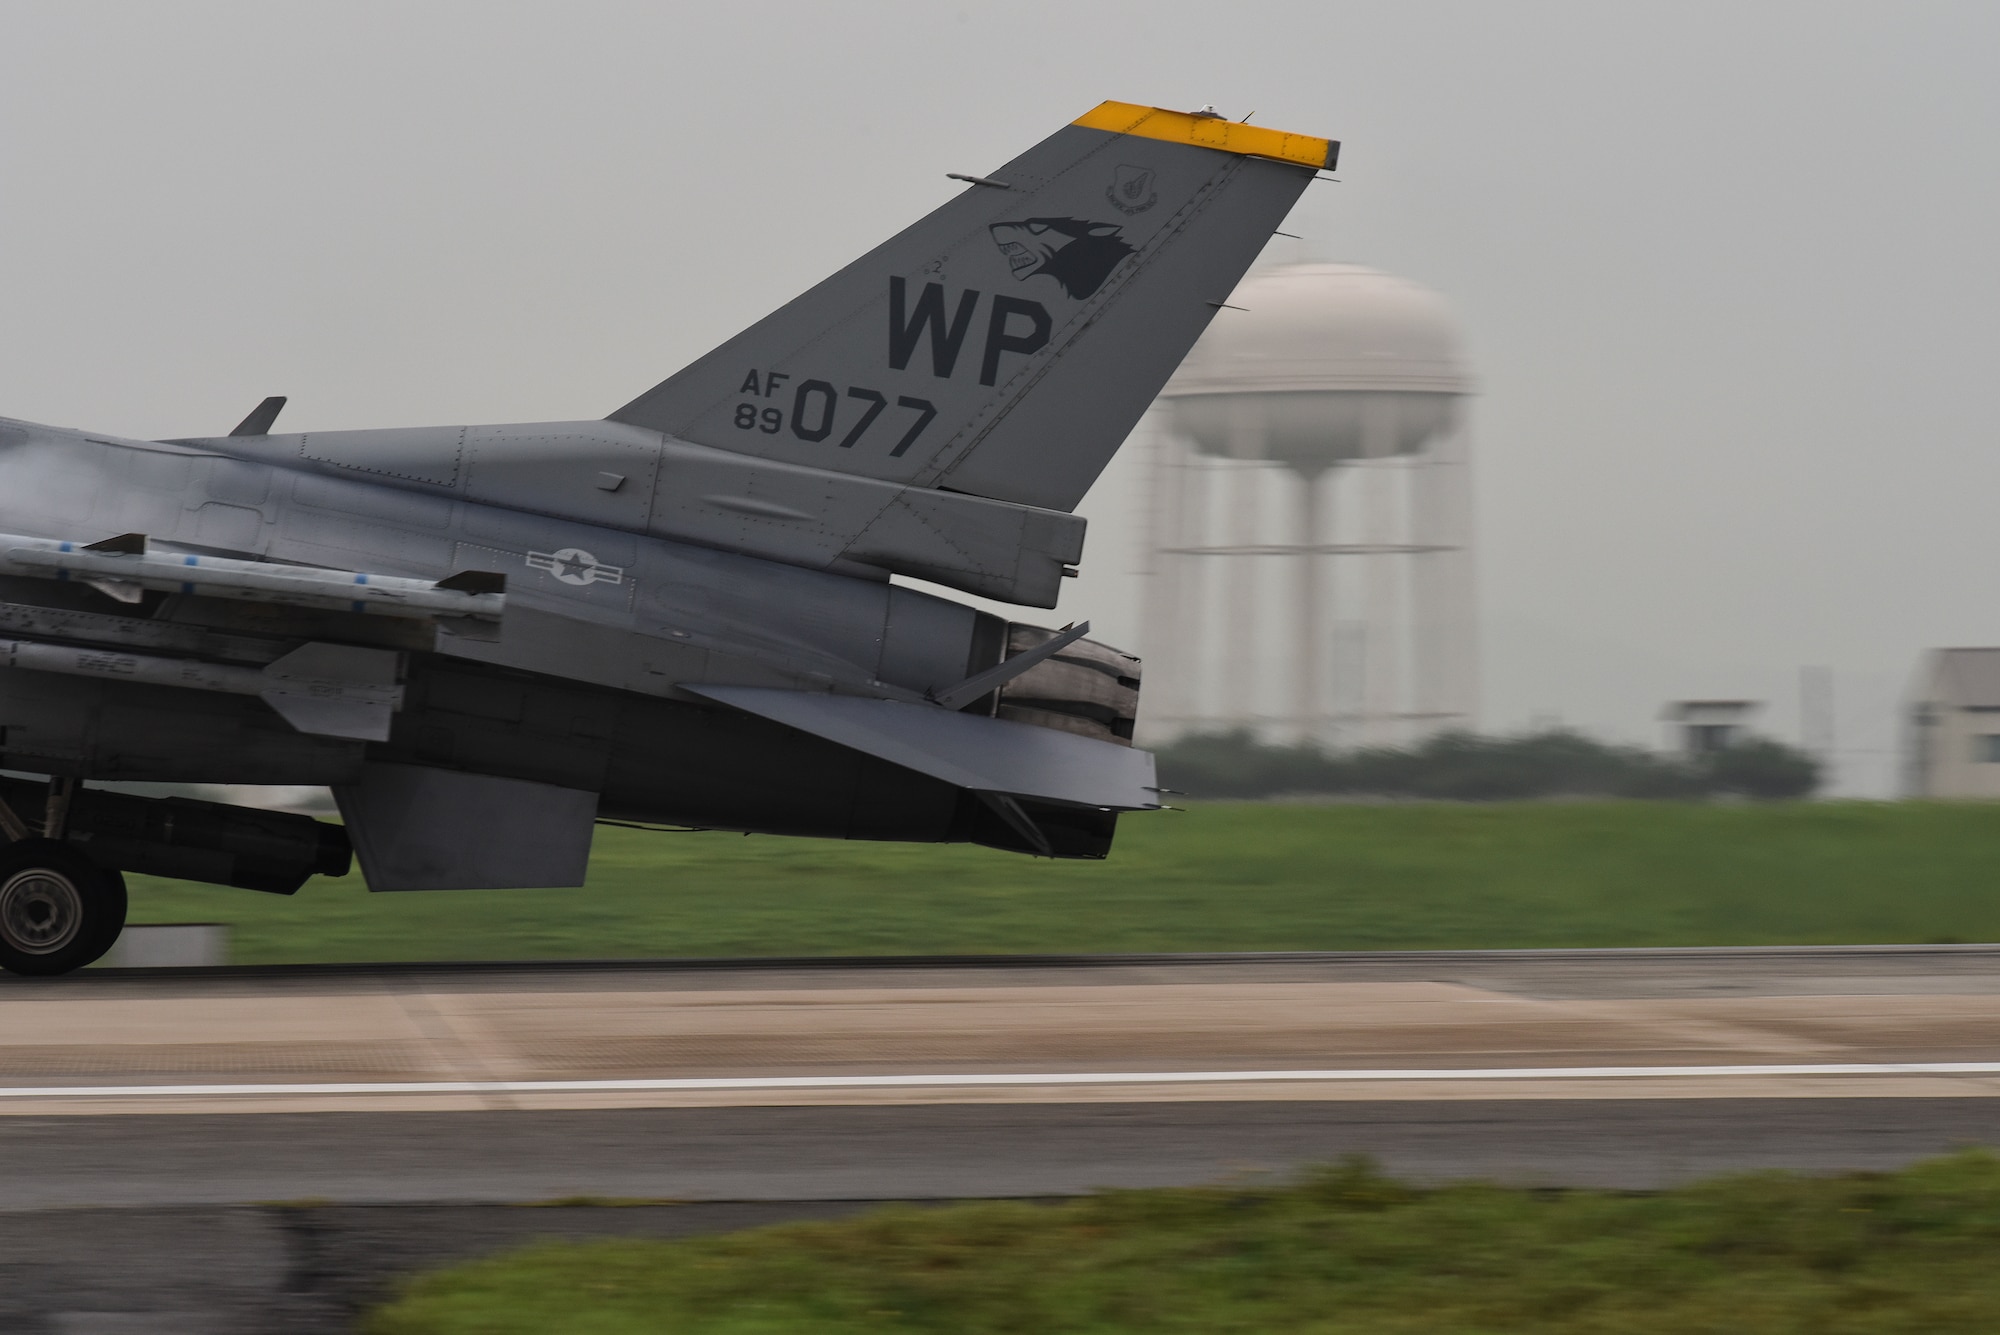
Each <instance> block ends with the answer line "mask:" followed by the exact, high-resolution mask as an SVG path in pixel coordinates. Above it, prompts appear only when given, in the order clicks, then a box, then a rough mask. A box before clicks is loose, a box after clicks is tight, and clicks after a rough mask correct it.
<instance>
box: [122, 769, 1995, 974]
mask: <svg viewBox="0 0 2000 1335" xmlns="http://www.w3.org/2000/svg"><path fill="white" fill-rule="evenodd" d="M131 880H132V885H133V895H132V921H134V922H161V921H177V922H194V921H215V922H227V923H231V924H233V925H234V931H233V933H232V936H233V942H234V945H233V951H234V957H235V958H236V959H237V960H238V961H240V962H246V963H262V962H278V961H304V960H416V959H495V958H534V957H589V956H645V955H763V954H781V955H813V954H896V953H931V952H943V953H987V952H1077V951H1134V950H1136V951H1152V950H1163V951H1164V950H1300V949H1327V950H1338V949H1391V948H1403V949H1407V948H1446V947H1505V946H1645V945H1738V944H1759V943H1810V942H1905V941H1907V942H1925V941H1952V940H1957V941H1995V940H2000V806H1987V805H1975V804H1942V803H1938V804H1927V803H1899V804H1887V803H1802V804H1786V805H1771V806H1752V805H1738V806H1711V805H1701V804H1693V803H1687V804H1680V803H1637V802H1632V803H1625V802H1605V803H1536V804H1521V805H1504V804H1495V805H1443V804H1438V805H1428V804H1408V805H1391V806H1358V805H1335V806H1287V805H1270V806H1258V805H1247V804H1246V805H1228V804H1217V805H1212V806H1202V807H1198V808H1196V809H1195V810H1193V811H1190V812H1187V813H1184V814H1182V813H1172V812H1167V813H1161V814H1158V815H1151V816H1134V817H1127V818H1126V819H1125V821H1124V822H1123V827H1122V829H1121V831H1120V834H1119V839H1118V845H1117V847H1116V848H1115V849H1114V850H1113V853H1112V856H1111V858H1110V860H1109V861H1107V862H1101V863H1077V862H1049V861H1045V860H1038V859H1032V858H1026V857H1021V856H1018V855H1014V854H1007V853H997V852H993V851H990V850H987V849H981V848H971V847H962V846H948V847H947V846H928V845H925V846H912V845H889V844H863V843H841V842H831V841H822V840H789V839H775V838H749V839H746V838H743V837H741V836H736V835H724V834H651V833H644V832H638V831H632V830H621V829H612V828H606V829H602V830H600V831H599V832H598V839H597V854H596V857H595V860H594V862H593V864H592V870H591V877H590V884H589V885H588V886H586V887H585V888H583V889H581V890H489V891H455V892H448V893H433V894H406V895H370V894H368V893H366V892H365V891H364V890H363V889H362V886H361V882H360V878H359V877H358V876H350V877H348V878H346V879H345V880H341V881H315V882H313V883H312V884H310V885H308V886H307V887H306V888H305V889H304V890H302V891H301V892H300V893H299V894H298V895H297V896H295V897H293V898H290V899H285V898H280V897H276V896H268V895H259V894H256V893H253V892H250V891H241V890H222V889H213V888H204V887H198V886H189V885H181V884H176V883H173V882H166V881H158V880H153V879H150V878H145V877H133V878H131Z"/></svg>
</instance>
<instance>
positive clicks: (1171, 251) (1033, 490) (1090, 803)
mask: <svg viewBox="0 0 2000 1335" xmlns="http://www.w3.org/2000/svg"><path fill="white" fill-rule="evenodd" d="M1338 151H1339V145H1338V144H1336V143H1333V142H1331V141H1328V140H1325V139H1319V138H1313V137H1310V136H1306V135H1296V134H1287V133H1284V132H1282V131H1277V130H1270V129H1264V128H1261V127H1257V126H1252V125H1247V124H1241V123H1236V122H1232V121H1228V120H1225V119H1223V118H1221V117H1219V116H1217V115H1215V114H1214V113H1213V112H1212V111H1210V110H1208V109H1204V110H1203V111H1201V112H1195V113H1183V112H1175V111H1168V110H1163V109H1160V108H1155V107H1144V106H1135V105H1131V104H1127V103H1119V102H1106V103H1104V104H1103V105H1101V106H1099V107H1097V108H1096V109H1095V110H1093V111H1091V112H1089V113H1088V114H1087V115H1085V116H1083V117H1082V118H1081V119H1079V120H1077V121H1075V122H1073V123H1072V124H1070V125H1068V126H1065V127H1064V128H1062V129H1060V130H1058V131H1057V132H1056V133H1055V134H1054V135H1052V136H1050V137H1049V138H1047V139H1045V140H1043V141H1042V142H1041V143H1040V144H1038V145H1036V146H1035V147H1033V148H1031V149H1029V150H1028V151H1027V152H1026V153H1025V154H1023V155H1022V156H1020V157H1018V158H1016V159H1014V160H1013V161H1012V162H1009V163H1007V164H1006V165H1005V166H1002V167H999V168H997V169H995V170H993V171H991V172H989V173H987V174H984V175H969V174H966V175H960V174H954V178H955V179H956V180H958V181H959V182H961V183H962V185H963V187H964V188H963V190H962V192H960V193H958V194H957V195H956V196H955V197H954V198H952V199H950V200H949V201H948V202H946V203H945V204H943V205H942V206H941V207H940V208H938V209H937V210H936V211H934V212H933V213H931V214H930V215H929V216H928V217H925V218H923V219H922V220H921V221H919V222H917V223H915V224H914V225H912V226H911V227H909V228H907V229H906V230H904V231H903V232H901V233H899V234H897V235H896V236H894V237H891V238H890V239H889V240H887V241H885V242H883V243H882V244H881V245H879V246H877V247H876V248H875V249H873V250H871V251H869V252H868V253H867V254H865V255H863V256H862V257H861V258H859V259H857V260H855V261H854V262H853V263H852V264H849V265H848V266H847V267H846V268H844V269H841V270H840V271H839V272H838V273H835V274H834V275H832V276H831V277H829V278H827V279H826V280H825V281H824V282H821V283H820V284H818V285H817V286H816V287H813V288H812V289H811V290H809V291H807V292H805V293H804V294H802V295H801V296H799V297H797V298H795V299H794V300H792V301H791V302H789V303H787V304H786V305H784V306H783V307H781V308H780V309H778V310H777V311H775V312H773V313H772V314H771V315H769V316H767V317H765V318H764V319H762V320H760V321H758V322H757V323H756V324H754V325H752V326H751V327H750V328H748V329H746V330H744V331H743V332H742V333H741V334H739V335H737V336H736V337H735V338H732V339H730V340H729V341H728V342H727V343H724V344H723V345H722V346H721V347H719V348H717V349H715V350H714V351H713V352H711V353H709V354H708V355H706V356H704V357H702V358H700V359H699V360H698V361H696V362H694V363H693V364H692V365H690V366H688V367H687V368H685V369H684V370H681V371H679V372H678V373H676V374H674V375H673V376H671V377H669V378H668V379H667V380H665V381H663V382H661V383H660V384H658V385H656V386H654V387H653V388H651V389H649V390H647V391H646V392H645V393H643V394H641V395H639V396H638V397H637V398H635V399H633V400H632V401H631V402H630V403H628V404H626V405H625V406H624V407H622V408H619V409H617V410H616V411H615V412H612V413H611V414H610V415H609V416H608V417H605V418H604V419H602V420H593V421H575V422H539V423H530V424H516V425H503V426H458V427H422V428H410V429H400V430H358V431H327V432H321V431H313V432H305V433H298V434H284V433H275V432H274V430H273V428H274V427H275V426H276V419H277V417H278V415H279V410H280V409H281V408H282V407H283V406H284V403H285V400H284V399H282V398H269V399H266V400H264V402H263V403H262V404H261V405H260V406H259V407H258V408H257V409H256V410H255V411H254V412H252V413H251V414H250V415H249V416H248V417H247V418H245V419H244V421H243V422H242V424H241V425H239V426H238V427H237V428H236V429H235V430H234V431H231V432H230V433H229V434H227V435H221V436H216V437H213V438H203V439H187V440H166V441H149V440H128V439H121V438H119V437H116V436H111V435H105V434H94V433H91V432H87V431H76V430H70V429H66V428H60V427H50V426H38V425H34V424H31V423H27V422H17V421H13V420H10V419H0V770H4V771H5V772H6V775H7V776H11V777H0V839H4V840H5V843H4V845H0V967H4V968H6V969H8V970H12V971H14V972H17V973H23V974H58V973H63V972H66V971H68V970H71V969H75V968H78V967H80V966H82V965H85V964H88V963H90V962H91V961H93V960H95V959H97V958H99V957H100V956H101V955H103V954H104V952H105V951H106V950H108V949H109V948H110V946H111V945H112V943H113V942H114V941H115V940H116V938H117V936H118V934H119V932H120V931H121V930H122V928H123V925H124V917H125V884H124V880H123V877H122V873H124V872H141V873H148V874H153V875H160V876H170V877H179V878H184V879H188V880H194V881H204V882H210V883H213V884H218V885H229V886H239V887H243V888H246V889H250V890H261V891H267V892H272V893H277V894H291V893H293V892H295V891H296V890H298V888H299V887H300V886H301V885H302V884H303V883H304V882H305V881H306V880H307V879H308V878H309V877H310V876H312V875H314V874H316V873H318V874H325V875H340V874H344V873H345V872H346V871H347V870H348V869H349V867H350V865H351V861H352V860H358V861H359V862H360V866H361V872H362V875H363V876H364V877H365V878H366V881H367V884H368V887H369V888H370V889H371V890H378V891H387V890H444V889H463V888H477V887H502V886H576V885H581V884H582V883H583V880H584V871H585V865H586V862H587V859H588V856H589V852H590V843H591V835H592V832H593V829H594V826H595V825H596V824H597V823H601V822H625V823H629V824H637V825H646V826H671V827H677V828H696V829H711V830H731V831H745V832H755V833H760V834H774V835H804V836H813V837H819V838H842V839H882V840H905V841H915V842H971V843H977V844H984V845H987V846H990V847H993V848H1000V849H1008V850H1012V851H1015V852H1020V853H1027V854H1033V855H1039V856H1043V857H1054V858H1101V857H1104V856H1105V855H1106V853H1107V852H1108V851H1109V849H1110V847H1111V842H1112V835H1113V831H1114V829H1115V827H1116V824H1117V820H1118V817H1119V815H1120V814H1121V813H1124V812H1129V811H1147V810H1153V809H1157V808H1158V807H1159V806H1160V790H1159V788H1158V787H1157V785H1156V781H1155V778H1154V772H1153V761H1152V757H1151V756H1150V755H1148V754H1147V753H1146V752H1144V751H1142V750H1139V749H1136V748H1134V747H1133V746H1132V745H1131V740H1132V726H1133V720H1134V718H1135V716H1136V713H1137V707H1138V698H1139V682H1140V665H1139V661H1138V660H1137V659H1136V658H1134V657H1132V656H1131V655H1129V654H1126V653H1122V652H1120V651H1119V650H1117V649H1114V648H1111V647H1109V646H1107V645H1104V644H1099V643H1096V642H1094V641H1092V640H1090V639H1087V638H1085V634H1086V632H1087V631H1088V629H1089V626H1088V623H1083V624H1076V625H1071V626H1067V627H1064V628H1062V629H1060V630H1054V629H1047V628H1044V627H1041V626H1037V625H1033V624H1029V623H1025V622H1015V621H1010V620H1008V619H1006V618H1005V617H1001V616H996V615H993V614H991V613H989V612H985V611H981V610H978V609H976V608H974V607H972V606H969V605H967V604H964V603H960V602H957V601H954V600H952V599H949V598H945V597H940V596H936V595H933V594H930V593H927V592H923V591H921V590H918V589H913V588H910V587H907V585H906V584H899V583H897V582H895V580H894V577H895V576H905V577H908V578H910V579H915V580H921V581H925V582H928V583H929V584H932V585H939V586H943V587H945V588H948V589H952V590H957V591H960V592H963V593H968V594H974V595H979V596H981V597H984V598H987V599H992V600H996V601H998V602H1000V603H1003V604H1008V605H1013V606H1019V607H1028V608H1050V607H1053V606H1055V604H1056V601H1057V593H1058V591H1059V590H1060V588H1061V587H1062V581H1063V579H1064V577H1066V576H1070V575H1074V574H1075V573H1076V569H1077V563H1078V562H1079V561H1080V560H1081V559H1082V556H1083V538H1084V521H1083V520H1082V519H1080V518H1078V517H1077V516H1076V515H1075V514H1074V513H1073V511H1074V510H1075V508H1076V505H1077V502H1078V501H1079V500H1080V499H1081V498H1082V496H1083V494H1084V492H1085V490H1086V489H1087V488H1088V487H1089V486H1090V484H1091V482H1092V481H1093V480H1094V479H1095V478H1096V477H1097V476H1098V474H1099V473H1100V472H1101V471H1102V470H1103V468H1104V466H1105V464H1106V463H1107V462H1108V461H1109V460H1110V458H1111V456H1112V454H1113V452H1114V451H1116V450H1117V448H1118V447H1119V445H1120V444H1121V443H1122V442H1123V441H1124V440H1125V438H1126V436H1127V435H1128V434H1129V433H1130V432H1131V430H1132V428H1133V426H1134V425H1135V424H1136V423H1137V422H1138V420H1139V418H1140V416H1141V414H1142V413H1144V411H1145V410H1146V407H1147V405H1148V404H1149V403H1150V402H1151V401H1152V399H1153V397H1154V395H1155V394H1156V393H1157V392H1158V391H1159V389H1160V387H1161V386H1162V385H1163V384H1164V383H1165V381H1166V379H1167V377H1168V376H1169V375H1170V374H1171V373H1172V372H1173V370H1174V368H1175V367H1176V366H1177V365H1178V364H1179V363H1180V361H1181V358H1182V357H1183V356H1185V355H1186V353H1187V351H1188V349H1189V347H1190V346H1192V344H1193V343H1194V341H1195V339H1196V337H1197V336H1199V335H1200V333H1201V332H1202V330H1203V329H1204V328H1205V327H1206V326H1207V325H1208V323H1209V321H1210V320H1211V319H1212V318H1214V317H1215V316H1216V314H1217V312H1218V310H1219V309H1220V308H1221V307H1222V306H1223V305H1224V303H1225V302H1226V301H1227V298H1228V297H1229V294H1230V292H1231V291H1232V290H1233V289H1234V287H1235V286H1236V283H1237V280H1238V279H1239V278H1240V277H1241V276H1242V275H1243V273H1244V271H1245V270H1246V269H1248V268H1249V266H1250V264H1251V263H1252V262H1253V261H1254V260H1255V259H1256V257H1257V254H1258V252H1259V251H1260V250H1261V249H1262V247H1263V246H1264V244H1265V242H1266V240H1267V239H1268V238H1269V237H1270V236H1271V234H1272V232H1273V230H1274V229H1275V228H1276V227H1277V226H1278V225H1279V224H1280V223H1281V222H1282V221H1283V219H1284V217H1285V214H1286V213H1287V212H1288V211H1289V210H1290V208H1291V206H1292V204H1293V202H1294V201H1295V200H1296V199H1297V198H1298V196H1299V194H1300V193H1301V192H1302V191H1303V190H1304V189H1305V187H1306V185H1307V184H1308V183H1309V182H1310V181H1312V180H1313V179H1314V177H1315V175H1316V174H1317V173H1319V172H1321V171H1323V170H1326V169H1330V168H1332V167H1333V165H1334V163H1335V159H1336V155H1337V154H1338ZM119 780H142V781H153V782H166V783H178V784H241V785H258V784H274V785H275V784H282V785H324V786H326V787H329V788H331V789H332V791H333V794H334V797H335V799H336V800H337V802H338V804H339V809H340V814H341V818H342V819H341V822H340V823H338V824H335V823H332V822H327V821H319V820H315V819H313V818H311V817H309V816H303V815H296V814H282V813H271V812H265V811H258V810H252V809H248V808H243V807H236V806H230V805H224V804H218V803H211V802H202V801H195V800H192V799H189V798H185V797H165V798H157V797H143V796H138V795H135V794H133V793H130V792H122V791H117V790H113V789H106V788H104V787H93V786H89V785H90V784H91V783H92V781H96V782H98V783H100V784H102V783H106V782H111V781H119Z"/></svg>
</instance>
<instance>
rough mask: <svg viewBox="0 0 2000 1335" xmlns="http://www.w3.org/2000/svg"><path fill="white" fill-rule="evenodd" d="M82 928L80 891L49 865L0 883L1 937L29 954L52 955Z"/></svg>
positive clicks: (17, 873)
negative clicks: (2, 883)
mask: <svg viewBox="0 0 2000 1335" xmlns="http://www.w3.org/2000/svg"><path fill="white" fill-rule="evenodd" d="M82 928H83V894H82V892H81V891H79V890H78V889H77V887H76V882H74V881H72V880H70V878H69V877H67V876H65V875H63V874H62V873H61V872H59V871H55V870H52V869H51V868H48V867H29V868H26V869H25V870H22V871H17V872H15V873H14V874H13V875H12V876H10V877H8V878H7V881H6V883H5V884H4V885H0V938H5V940H6V942H7V944H8V945H10V946H12V947H13V948H14V949H16V950H19V951H21V952H23V953H25V954H29V955H51V954H54V953H55V952H56V951H58V950H61V949H62V948H63V947H64V946H66V945H68V944H69V943H70V942H71V941H74V940H75V939H76V934H77V933H78V932H79V931H81V930H82Z"/></svg>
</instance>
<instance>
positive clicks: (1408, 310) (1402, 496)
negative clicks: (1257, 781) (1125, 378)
mask: <svg viewBox="0 0 2000 1335" xmlns="http://www.w3.org/2000/svg"><path fill="white" fill-rule="evenodd" d="M1470 390H1471V379H1470V376H1469V375H1468V373H1467V370H1466V367H1465V361H1464V356H1463V353H1462V351H1461V347H1460V341H1459V336H1458V329H1457V323H1456V321H1455V320H1454V319H1453V318H1452V315H1451V312H1450V310H1449V308H1448V307H1447V306H1446V305H1445V303H1444V301H1443V300H1442V299H1441V298H1440V297H1438V296H1437V295H1436V294H1435V293H1432V292H1430V291H1428V290H1427V289H1425V288H1422V287H1419V286H1417V285H1416V284H1414V283H1410V282H1406V281H1405V280H1403V279H1400V278H1395V277H1392V276H1390V275H1389V274H1385V273H1381V272H1378V271H1376V270H1373V269H1366V268H1362V267H1360V266H1358V265H1351V264H1289V265H1282V266H1278V267H1274V268H1267V269H1260V270H1258V271H1256V272H1255V273H1253V274H1251V275H1250V276H1249V277H1248V278H1247V279H1245V280H1244V282H1243V285H1242V286H1241V287H1239V288H1238V289H1237V290H1236V294H1235V295H1234V296H1232V297H1231V298H1230V299H1229V306H1228V307H1226V308H1224V309H1222V310H1220V311H1218V312H1217V313H1216V318H1215V321H1214V323H1212V324H1211V325H1210V326H1209V329H1208V332H1207V333H1206V334H1204V335H1203V336H1202V339H1201V341H1200V342H1199V343H1197V344H1196V345H1195V348H1194V351H1193V352H1191V353H1190V354H1189V355H1188V359H1187V361H1186V362H1184V363H1183V364H1182V366H1181V368H1180V370H1179V371H1178V372H1177V373H1176V374H1175V376H1174V378H1173V380H1172V381H1170V382H1169V383H1168V385H1167V388H1166V389H1165V390H1164V391H1163V392H1162V394H1161V398H1160V404H1159V409H1160V411H1159V412H1157V413H1156V414H1155V417H1154V421H1155V424H1156V426H1158V427H1159V428H1160V430H1159V432H1158V434H1157V435H1156V438H1155V442H1154V445H1155V449H1154V455H1153V468H1152V478H1151V484H1150V491H1151V498H1150V499H1151V505H1150V525H1151V531H1150V534H1149V539H1148V542H1149V546H1150V547H1151V549H1152V550H1151V554H1150V561H1149V563H1148V568H1149V571H1150V573H1151V575H1152V578H1151V580H1150V583H1149V599H1148V606H1147V607H1146V609H1145V615H1146V621H1147V632H1146V639H1147V642H1148V643H1147V676H1148V682H1147V686H1148V691H1149V694H1151V695H1152V697H1153V700H1154V701H1155V702H1156V705H1155V708H1154V709H1152V710H1149V711H1148V713H1149V714H1150V715H1151V717H1150V718H1148V719H1147V720H1146V723H1147V724H1148V731H1149V732H1151V733H1152V734H1153V735H1154V736H1155V737H1156V738H1165V737H1171V736H1174V735H1178V734H1180V733H1185V732H1191V731H1212V730H1215V729H1218V728H1226V727H1250V728H1252V729H1254V730H1256V731H1258V732H1260V733H1262V734H1264V735H1266V736H1270V737H1276V738H1283V739H1287V740H1312V741H1316V742H1320V743H1323V744H1327V745H1334V746H1350V745H1398V744H1404V743H1408V742H1412V741H1416V740H1419V739H1421V738H1422V737H1424V736H1427V735H1429V734H1431V733H1434V732H1437V731H1439V730H1441V729H1444V728H1450V727H1466V726H1470V725H1471V724H1472V722H1473V712H1474V708H1475V699H1476V696H1477V691H1478V675H1477V666H1476V663H1475V660H1474V651H1475V645H1474V608H1473V597H1472V554H1471V550H1470V544H1471V492H1470V477H1469V469H1468V460H1467V442H1466V432H1465V425H1464V413H1463V411H1462V408H1463V402H1464V399H1465V396H1466V395H1467V394H1468V393H1469V392H1470Z"/></svg>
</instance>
